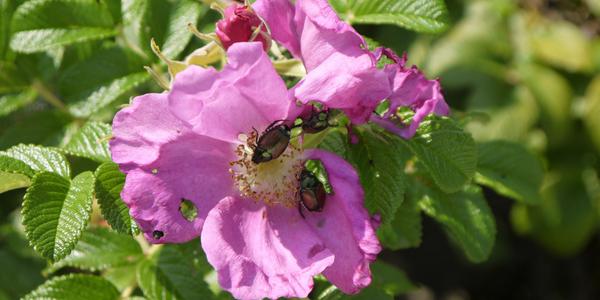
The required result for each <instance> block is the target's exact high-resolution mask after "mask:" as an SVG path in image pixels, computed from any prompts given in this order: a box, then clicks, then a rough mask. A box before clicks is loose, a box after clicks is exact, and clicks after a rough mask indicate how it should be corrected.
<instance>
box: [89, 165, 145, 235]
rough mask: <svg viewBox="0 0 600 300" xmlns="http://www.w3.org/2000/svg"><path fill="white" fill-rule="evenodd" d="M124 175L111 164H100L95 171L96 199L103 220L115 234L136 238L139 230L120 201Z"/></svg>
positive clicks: (125, 206) (123, 203) (127, 209)
mask: <svg viewBox="0 0 600 300" xmlns="http://www.w3.org/2000/svg"><path fill="white" fill-rule="evenodd" d="M123 186H125V174H123V173H121V171H119V165H117V164H115V163H113V162H107V163H103V164H101V165H100V166H99V167H98V169H97V170H96V187H95V189H96V197H97V198H98V204H100V209H101V211H102V215H104V219H106V221H107V222H108V224H109V225H110V226H111V227H112V228H113V229H114V230H116V231H117V232H119V233H121V234H127V235H131V236H136V235H138V234H139V233H140V229H139V227H138V225H137V223H136V222H135V220H134V219H133V218H132V217H131V216H130V215H129V208H128V207H127V205H125V202H123V200H122V199H121V190H123Z"/></svg>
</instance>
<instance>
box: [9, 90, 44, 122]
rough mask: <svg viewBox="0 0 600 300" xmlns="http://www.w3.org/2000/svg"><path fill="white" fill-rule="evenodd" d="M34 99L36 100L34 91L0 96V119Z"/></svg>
mask: <svg viewBox="0 0 600 300" xmlns="http://www.w3.org/2000/svg"><path fill="white" fill-rule="evenodd" d="M35 98H37V92H36V91H35V90H27V91H25V92H22V93H12V94H4V95H0V117H3V116H6V115H8V114H10V113H12V112H14V111H16V110H17V109H19V108H21V107H23V106H25V105H27V104H28V103H31V102H33V100H35Z"/></svg>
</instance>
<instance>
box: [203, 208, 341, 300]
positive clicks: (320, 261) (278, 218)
mask: <svg viewBox="0 0 600 300" xmlns="http://www.w3.org/2000/svg"><path fill="white" fill-rule="evenodd" d="M201 240H202V247H203V248H204V251H205V252H206V257H207V258H208V261H209V262H210V264H211V265H212V266H213V267H215V269H216V270H217V271H218V280H219V284H220V285H221V288H223V289H224V290H227V291H230V292H231V293H232V294H233V297H235V298H236V299H259V298H263V297H268V298H272V299H277V298H278V297H299V298H304V297H306V296H307V295H308V293H309V292H310V291H311V289H312V287H313V279H312V276H315V275H317V274H319V273H321V271H322V270H323V269H325V268H326V267H327V266H329V265H331V264H332V263H333V260H334V257H333V255H332V254H331V252H330V251H329V250H328V249H326V248H325V246H324V245H323V242H321V241H320V240H319V238H318V237H316V236H315V234H314V233H313V231H312V230H311V229H310V228H309V227H308V226H307V224H306V222H304V220H303V219H302V218H301V217H300V215H299V214H298V211H297V210H296V209H295V208H291V209H288V208H286V207H285V206H283V205H276V206H267V205H265V204H264V203H262V202H261V203H258V204H255V203H254V201H253V200H252V199H248V198H232V197H230V198H226V199H224V200H223V201H221V202H219V204H218V205H217V206H216V207H215V208H214V209H213V210H212V211H211V212H210V213H209V215H208V218H207V219H206V223H205V226H204V230H203V232H202V236H201Z"/></svg>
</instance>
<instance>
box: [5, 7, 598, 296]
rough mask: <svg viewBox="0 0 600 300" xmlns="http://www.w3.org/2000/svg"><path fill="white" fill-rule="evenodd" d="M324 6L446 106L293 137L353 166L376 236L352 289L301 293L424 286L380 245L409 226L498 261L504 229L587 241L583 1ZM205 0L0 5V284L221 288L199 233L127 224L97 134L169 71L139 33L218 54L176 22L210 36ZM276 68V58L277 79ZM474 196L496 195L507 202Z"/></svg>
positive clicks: (593, 81) (132, 291)
mask: <svg viewBox="0 0 600 300" xmlns="http://www.w3.org/2000/svg"><path fill="white" fill-rule="evenodd" d="M330 3H331V5H332V6H333V7H334V9H335V10H336V11H337V12H338V14H339V15H340V17H341V18H342V19H343V20H345V21H346V22H348V23H351V24H352V25H354V26H355V27H356V29H357V30H358V31H359V32H360V33H361V34H363V35H364V36H365V37H366V38H367V40H368V43H369V45H368V47H369V48H374V47H377V46H378V45H383V46H385V47H390V48H392V49H393V50H394V51H396V52H397V53H402V52H404V51H407V54H408V58H409V61H408V64H409V65H410V64H416V65H417V66H419V69H420V70H424V71H425V72H426V75H427V77H428V78H430V79H433V78H436V77H441V84H442V86H443V87H444V89H445V92H446V96H445V97H446V101H447V102H448V103H449V105H450V106H451V107H452V109H453V113H452V115H451V116H450V117H440V116H433V115H431V116H429V117H428V118H427V119H426V120H425V121H424V122H423V123H422V124H421V126H420V127H419V130H418V132H417V135H416V136H415V137H414V138H413V139H410V140H404V139H402V138H400V137H398V136H396V135H393V134H390V133H388V132H386V131H384V130H382V129H381V128H379V127H377V126H370V125H363V126H357V127H355V128H354V131H353V134H354V135H356V136H357V138H358V143H357V144H352V143H350V142H349V141H348V132H347V131H346V130H344V126H338V127H335V128H331V129H329V130H328V131H327V132H326V133H324V134H319V135H314V136H307V138H306V139H305V142H304V143H305V144H304V145H305V146H307V145H310V146H318V147H319V148H322V149H325V150H328V151H331V152H333V153H336V154H338V155H340V156H342V157H343V158H344V159H346V160H347V161H348V162H350V163H351V164H352V165H353V166H354V167H355V168H356V169H357V170H358V172H359V175H360V182H361V185H362V187H363V189H364V191H365V198H366V199H365V206H366V208H367V210H369V212H370V213H371V214H374V213H379V214H380V215H381V217H382V224H381V226H380V227H379V228H378V236H379V238H380V241H381V242H382V244H383V245H384V246H385V249H386V250H385V251H384V253H383V254H382V255H380V259H379V260H378V261H377V262H376V263H375V264H373V265H372V271H373V284H372V285H371V286H369V287H368V288H366V289H365V290H363V291H362V292H361V293H360V294H358V295H354V296H350V295H345V294H343V293H342V292H340V291H339V290H337V289H336V288H335V287H334V286H331V284H329V283H328V282H327V281H326V280H325V279H324V278H323V277H322V276H317V277H316V278H315V288H314V290H313V292H312V293H311V295H310V298H311V299H346V298H353V299H354V298H356V299H359V298H365V299H373V298H377V299H390V298H393V297H394V296H395V297H397V298H399V297H403V296H402V295H403V294H405V293H407V292H413V293H419V292H421V291H423V290H425V289H421V290H419V284H424V285H428V284H429V283H428V282H421V281H419V282H417V284H415V283H413V281H414V279H413V280H412V281H411V276H410V275H411V274H410V273H409V274H408V275H407V273H406V272H405V271H403V270H402V268H401V267H402V264H401V263H397V260H396V259H395V258H402V257H403V255H405V253H409V252H405V251H419V249H420V248H419V246H420V245H421V243H422V242H423V241H424V240H427V239H428V236H427V235H424V234H423V233H424V229H423V224H424V222H427V221H432V222H435V223H437V224H439V226H440V228H442V229H443V230H444V232H445V233H446V234H447V235H446V236H447V240H448V241H449V245H451V246H450V248H448V249H445V248H443V249H439V250H438V251H440V252H442V251H452V252H454V253H456V255H457V256H458V257H460V259H463V260H464V261H463V263H464V264H466V265H471V264H475V263H481V262H485V261H488V263H489V261H492V262H493V261H502V259H501V258H502V257H503V256H504V257H506V256H507V255H509V252H510V251H509V250H507V249H508V248H510V246H507V244H509V243H510V241H509V240H508V239H507V238H506V236H507V233H506V232H510V235H513V234H514V235H518V236H521V238H523V239H528V240H531V241H534V243H535V245H537V246H534V247H538V246H539V247H541V248H542V249H543V251H544V252H545V253H548V254H549V255H552V256H554V257H560V258H561V259H569V258H572V257H576V256H578V255H580V254H581V253H582V251H585V249H586V247H587V248H589V247H593V244H594V241H595V242H596V243H597V241H598V237H599V236H598V214H599V212H600V210H599V207H598V201H599V200H600V181H599V180H598V176H597V172H598V163H597V156H598V154H599V153H600V121H599V120H600V75H598V74H599V72H598V70H600V38H599V37H598V33H599V32H600V22H598V17H600V1H598V0H587V1H583V2H582V1H576V0H564V1H558V2H557V1H543V0H539V1H528V0H521V1H511V0H448V1H446V2H444V1H442V0H427V1H419V0H405V1H404V0H403V1H394V0H330ZM209 4H210V3H209V1H202V2H198V1H191V0H183V1H176V0H150V1H146V0H99V1H92V0H89V1H87V0H32V1H20V0H0V7H1V9H0V299H18V298H25V299H40V298H43V297H54V298H57V299H117V298H121V299H167V298H169V299H215V298H218V299H225V298H231V296H230V295H229V294H228V293H227V292H224V291H221V290H220V288H219V286H218V284H217V282H216V273H215V271H214V270H213V269H212V267H211V266H210V265H209V264H208V262H207V261H206V257H205V256H204V253H203V251H202V248H201V245H200V242H199V241H198V240H193V241H190V242H188V243H185V244H170V245H165V246H150V245H149V244H148V243H147V242H145V241H144V240H143V238H141V236H140V235H139V233H140V231H139V228H138V227H137V225H136V224H135V221H134V220H133V219H132V218H131V217H130V216H129V214H128V208H127V207H126V206H125V204H124V203H123V202H122V200H121V198H120V191H121V189H122V187H123V185H124V182H125V175H124V174H122V173H121V172H120V171H119V170H118V166H117V165H116V164H115V163H113V162H112V161H111V159H110V152H109V150H108V143H107V140H108V138H110V135H111V134H112V129H111V125H110V123H111V122H112V118H113V117H114V115H115V113H116V112H117V111H118V110H119V109H120V107H123V105H127V104H128V103H129V99H130V97H133V96H137V95H141V94H145V93H160V92H162V91H163V90H164V89H163V87H164V86H168V82H169V73H171V74H174V73H176V72H177V70H178V69H177V68H178V67H180V66H181V65H180V64H178V63H173V62H171V61H166V62H165V60H161V59H160V58H159V56H157V55H156V54H155V53H154V52H153V49H152V47H151V40H152V39H154V42H155V43H156V45H158V46H160V51H161V53H162V55H164V56H165V57H167V58H168V59H170V60H173V61H181V62H186V63H196V64H200V65H203V66H206V65H209V64H211V65H214V66H216V67H219V66H220V65H221V59H220V54H219V53H218V51H213V50H210V51H209V55H206V56H201V57H197V56H194V50H196V49H198V48H201V47H203V46H206V45H207V41H204V40H201V39H198V38H196V37H194V36H193V34H192V32H191V31H189V30H188V29H187V27H188V25H187V24H188V23H193V24H195V25H196V26H197V28H198V29H199V31H200V32H203V33H210V32H212V31H214V28H215V25H214V24H215V22H216V21H218V20H219V18H220V15H219V14H218V13H217V12H215V11H213V10H210V9H209ZM190 55H191V56H190ZM215 58H216V59H215ZM294 66H296V65H295V64H294V62H293V61H292V62H286V63H280V64H279V63H278V64H276V68H277V70H278V71H279V72H280V74H283V75H286V76H289V77H285V78H288V84H289V85H293V84H294V83H295V82H297V80H298V79H297V78H295V77H294V76H295V75H298V73H297V69H294ZM144 68H146V69H144ZM147 70H150V71H151V72H150V73H149V72H148V71H147ZM300 73H301V72H300ZM153 77H154V78H153ZM154 79H158V80H160V81H161V82H162V86H163V87H161V85H159V84H158V83H157V81H155V80H154ZM384 109H385V105H382V107H381V108H380V110H384ZM411 118H412V113H410V112H404V113H403V120H404V121H405V122H410V121H411ZM345 122H347V120H346V119H344V118H341V119H340V120H339V124H340V125H343V124H344V123H345ZM507 199H511V200H507ZM492 201H500V202H502V203H508V204H506V205H508V206H510V207H511V208H510V213H509V217H508V218H504V217H502V216H500V215H499V214H498V213H497V211H494V209H493V208H494V205H495V203H493V202H492ZM509 201H510V202H509ZM490 206H491V207H490ZM425 224H426V223H425ZM590 244H592V246H590ZM445 245H447V244H445ZM406 249H411V250H406ZM424 255H430V256H431V255H435V254H424ZM430 272H434V270H433V269H432V270H430ZM447 276H452V275H451V274H448V275H447ZM459 288H460V287H459ZM526 288H527V287H525V289H526ZM435 292H439V291H435ZM467 293H468V291H467ZM596 293H597V294H595V295H596V296H598V295H600V292H598V291H596ZM557 296H558V297H563V296H564V294H560V293H558V294H557ZM82 297H83V298H82ZM563 298H564V297H563Z"/></svg>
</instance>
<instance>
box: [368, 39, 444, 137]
mask: <svg viewBox="0 0 600 300" xmlns="http://www.w3.org/2000/svg"><path fill="white" fill-rule="evenodd" d="M381 55H386V56H387V57H389V58H390V59H392V60H394V62H395V64H389V65H386V66H385V67H384V71H385V73H386V74H387V75H388V78H389V81H390V84H391V86H392V94H391V95H390V97H389V99H390V108H389V110H388V111H387V113H386V114H385V115H383V117H380V116H377V115H372V116H371V119H370V121H372V122H373V123H375V124H377V125H379V126H381V127H383V128H385V129H386V130H388V131H391V132H394V133H396V134H398V135H400V136H401V137H403V138H405V139H410V138H412V137H413V136H414V135H415V133H416V132H417V128H418V127H419V125H420V124H421V122H422V121H423V119H424V118H425V117H427V115H429V114H430V113H434V114H439V115H444V116H447V115H450V108H449V107H448V104H446V101H444V96H443V95H442V92H441V87H440V79H439V78H437V79H435V80H429V79H427V78H425V76H424V75H423V73H422V72H419V70H418V69H417V66H414V65H413V66H412V67H410V68H406V66H405V65H406V60H407V58H406V53H404V55H403V56H402V59H400V58H399V57H398V56H397V55H396V53H394V52H393V51H391V50H390V49H384V48H383V47H381V48H378V49H376V51H375V56H376V57H377V59H379V58H380V57H381ZM400 106H408V107H410V108H411V109H412V110H413V111H414V112H415V114H414V116H413V119H412V121H411V123H410V125H408V126H406V125H404V124H401V121H400V119H398V121H396V122H395V121H392V120H391V119H390V118H391V117H392V116H394V115H396V112H397V110H398V108H399V107H400ZM398 124H399V125H400V126H401V127H402V128H401V127H398V126H397V125H398Z"/></svg>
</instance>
